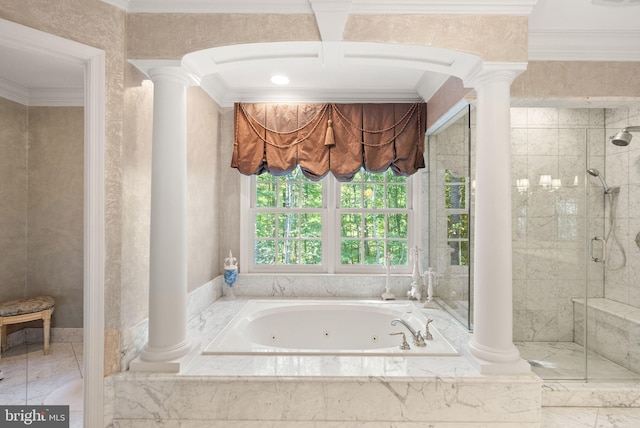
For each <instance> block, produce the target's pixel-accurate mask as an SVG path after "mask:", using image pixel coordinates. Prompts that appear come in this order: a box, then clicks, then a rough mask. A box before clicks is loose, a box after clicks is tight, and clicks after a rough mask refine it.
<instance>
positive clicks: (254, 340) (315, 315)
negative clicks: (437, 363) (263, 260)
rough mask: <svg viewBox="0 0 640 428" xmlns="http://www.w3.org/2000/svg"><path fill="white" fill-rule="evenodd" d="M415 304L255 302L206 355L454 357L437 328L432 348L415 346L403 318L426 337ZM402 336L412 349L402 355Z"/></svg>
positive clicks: (356, 301) (213, 342)
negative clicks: (404, 336)
mask: <svg viewBox="0 0 640 428" xmlns="http://www.w3.org/2000/svg"><path fill="white" fill-rule="evenodd" d="M420 308H421V305H420V304H419V303H417V302H415V301H384V302H383V301H377V300H249V301H247V303H246V304H245V305H244V306H243V307H242V309H241V310H240V311H239V312H238V313H237V314H236V315H235V316H234V317H233V319H232V320H231V321H230V322H229V324H228V325H227V326H225V327H224V328H223V330H222V331H221V332H220V333H219V334H218V335H217V336H216V337H215V338H214V340H213V341H212V342H211V343H210V344H209V345H208V346H207V347H206V348H205V350H204V351H203V354H214V355H220V354H225V355H228V354H236V355H247V354H264V355H360V356H365V355H371V356H448V355H451V356H453V355H458V352H456V350H455V348H454V347H453V346H451V344H450V343H449V342H447V340H446V339H445V338H444V337H443V336H442V334H440V332H439V331H438V330H437V328H435V327H434V326H433V324H430V325H429V331H430V332H431V334H432V335H433V340H429V341H427V346H425V347H418V346H415V345H414V344H413V338H412V336H411V333H410V332H409V330H408V329H407V328H406V327H405V326H403V325H402V324H400V323H397V324H396V325H395V326H392V325H391V321H392V320H394V319H395V318H400V319H402V320H404V321H405V322H406V323H407V324H409V325H410V326H411V327H412V328H413V329H414V330H416V331H417V330H420V331H421V332H423V333H424V331H425V325H426V323H427V318H426V317H425V315H424V314H423V313H422V311H421V310H420ZM396 332H402V333H404V334H405V335H406V338H407V342H408V343H409V345H410V346H411V349H408V350H402V349H400V344H401V343H402V335H392V334H391V333H396Z"/></svg>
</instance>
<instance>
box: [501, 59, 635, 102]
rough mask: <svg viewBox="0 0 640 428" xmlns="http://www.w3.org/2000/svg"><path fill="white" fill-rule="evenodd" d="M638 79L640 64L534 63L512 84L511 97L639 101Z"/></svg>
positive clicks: (597, 62) (611, 62)
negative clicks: (626, 99)
mask: <svg viewBox="0 0 640 428" xmlns="http://www.w3.org/2000/svg"><path fill="white" fill-rule="evenodd" d="M638 76H640V62H621V61H618V62H616V61H531V62H529V65H528V66H527V70H526V71H525V72H524V73H522V74H521V75H520V76H518V77H517V78H516V79H515V80H514V81H513V83H512V84H511V97H512V98H515V99H517V98H524V99H544V98H584V97H601V98H615V97H622V98H627V97H640V79H639V78H638Z"/></svg>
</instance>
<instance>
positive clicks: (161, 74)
mask: <svg viewBox="0 0 640 428" xmlns="http://www.w3.org/2000/svg"><path fill="white" fill-rule="evenodd" d="M146 74H147V76H149V79H151V81H152V82H154V83H155V82H157V81H158V80H159V79H162V78H169V79H173V80H174V81H176V83H181V84H183V85H184V86H194V85H196V86H197V85H199V83H200V82H199V81H198V79H197V78H196V77H195V76H194V75H193V74H191V73H189V72H188V71H186V70H185V69H184V68H182V67H174V66H160V67H153V68H150V69H148V70H147V72H146Z"/></svg>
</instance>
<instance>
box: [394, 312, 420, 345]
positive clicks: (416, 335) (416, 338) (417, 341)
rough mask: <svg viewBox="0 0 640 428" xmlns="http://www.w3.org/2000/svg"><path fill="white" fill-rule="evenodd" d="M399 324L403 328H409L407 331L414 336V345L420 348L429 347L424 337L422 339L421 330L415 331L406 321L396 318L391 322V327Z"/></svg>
mask: <svg viewBox="0 0 640 428" xmlns="http://www.w3.org/2000/svg"><path fill="white" fill-rule="evenodd" d="M397 323H400V324H402V325H403V326H405V327H407V330H409V332H410V333H411V336H413V344H414V345H416V346H418V347H423V346H427V343H426V342H425V341H424V337H422V333H421V332H420V330H418V331H415V330H414V329H413V328H412V327H411V326H410V325H409V324H407V322H406V321H405V320H403V319H401V318H394V319H393V320H392V321H391V325H396V324H397Z"/></svg>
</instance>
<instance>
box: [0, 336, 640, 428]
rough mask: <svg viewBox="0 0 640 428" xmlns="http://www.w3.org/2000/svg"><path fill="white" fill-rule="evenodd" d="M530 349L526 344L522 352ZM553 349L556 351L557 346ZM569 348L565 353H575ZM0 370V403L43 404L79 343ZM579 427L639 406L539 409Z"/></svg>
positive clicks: (607, 427)
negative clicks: (1, 376) (2, 376)
mask: <svg viewBox="0 0 640 428" xmlns="http://www.w3.org/2000/svg"><path fill="white" fill-rule="evenodd" d="M532 348H533V346H529V347H528V349H527V351H526V352H528V351H530V350H531V349H532ZM552 348H553V347H552ZM553 349H554V352H555V351H557V347H555V348H553ZM573 351H574V350H571V352H570V353H569V354H570V355H575V354H574V353H573ZM526 352H525V353H526ZM569 354H568V355H569ZM538 355H540V354H538ZM0 370H2V371H3V374H4V379H3V380H1V381H0V404H15V405H20V404H43V403H44V401H45V400H46V399H47V397H50V396H51V394H52V393H53V392H55V391H57V390H59V389H60V388H62V387H64V386H65V385H68V384H70V383H72V382H73V381H78V380H79V379H81V378H82V344H81V343H52V344H51V352H50V354H49V355H48V356H44V355H42V345H41V344H23V345H19V346H16V347H14V348H12V349H10V350H9V351H7V352H5V353H3V354H2V359H0ZM59 404H64V403H62V402H60V403H59ZM70 426H71V427H73V428H80V427H82V410H81V409H79V408H78V407H77V405H76V406H72V407H71V424H70ZM582 427H591V428H638V427H640V408H594V407H545V408H543V409H542V424H541V428H582Z"/></svg>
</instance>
